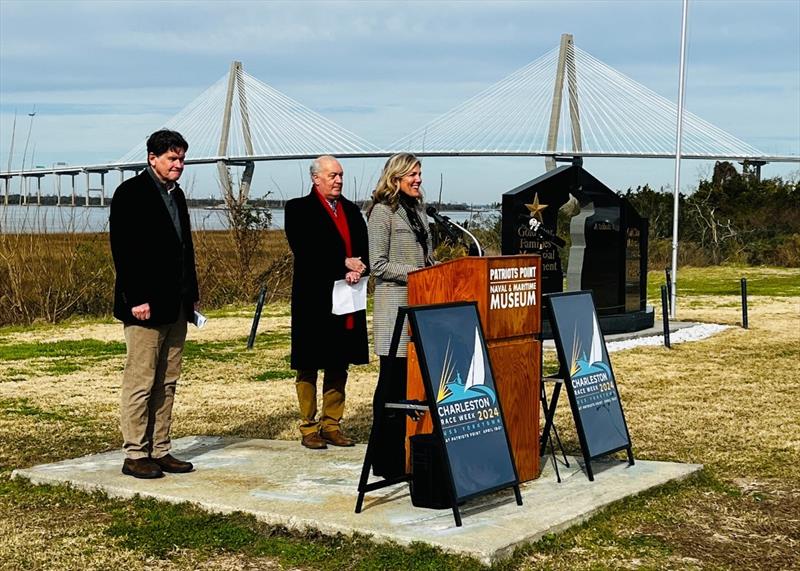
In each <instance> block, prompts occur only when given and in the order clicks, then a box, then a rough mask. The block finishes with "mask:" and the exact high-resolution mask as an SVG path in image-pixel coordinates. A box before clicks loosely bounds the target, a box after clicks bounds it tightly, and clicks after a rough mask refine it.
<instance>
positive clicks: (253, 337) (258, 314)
mask: <svg viewBox="0 0 800 571" xmlns="http://www.w3.org/2000/svg"><path fill="white" fill-rule="evenodd" d="M266 298H267V286H264V287H262V288H261V292H260V293H259V294H258V303H256V313H255V315H254V316H253V325H252V326H251V327H250V337H248V338H247V348H248V349H252V348H253V345H254V344H255V342H256V333H257V332H258V322H259V320H260V319H261V310H262V309H263V308H264V300H265V299H266Z"/></svg>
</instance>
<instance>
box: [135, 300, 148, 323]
mask: <svg viewBox="0 0 800 571" xmlns="http://www.w3.org/2000/svg"><path fill="white" fill-rule="evenodd" d="M131 313H132V314H133V316H134V317H135V318H136V319H138V320H139V321H144V320H146V319H150V304H149V303H143V304H142V305H137V306H136V307H133V308H131Z"/></svg>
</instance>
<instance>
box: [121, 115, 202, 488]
mask: <svg viewBox="0 0 800 571" xmlns="http://www.w3.org/2000/svg"><path fill="white" fill-rule="evenodd" d="M188 148H189V145H188V144H187V143H186V141H185V140H184V138H183V137H182V136H181V135H180V133H177V132H175V131H169V130H166V129H164V130H161V131H157V132H155V133H153V134H152V135H150V138H149V139H148V140H147V162H148V163H149V166H148V167H147V168H146V169H145V170H144V171H143V172H142V173H141V174H139V175H137V176H135V177H133V178H131V179H128V180H126V181H125V182H123V183H122V184H121V185H119V187H118V188H117V190H116V191H115V192H114V198H113V200H112V202H111V215H110V218H109V236H110V240H111V254H112V256H113V258H114V268H115V270H116V283H115V286H114V317H116V318H117V319H119V320H120V321H122V322H123V323H124V331H125V343H126V345H127V360H126V362H125V372H124V373H123V376H122V390H121V397H120V404H121V407H120V409H121V414H120V417H121V422H120V425H121V428H122V437H123V440H124V444H123V449H124V451H125V461H124V463H123V465H122V473H123V474H127V475H130V476H134V477H136V478H160V477H161V476H163V475H164V474H163V473H164V472H190V471H191V470H192V468H193V467H192V464H191V463H190V462H184V461H181V460H178V459H177V458H175V457H174V456H172V455H171V454H170V448H171V444H170V435H169V434H170V425H171V423H172V404H173V400H174V397H175V387H176V385H177V382H178V377H179V376H180V371H181V357H182V355H183V345H184V342H185V341H186V323H187V321H191V320H192V319H193V318H194V311H195V310H196V308H197V301H198V299H199V295H198V290H197V273H196V270H195V261H194V245H193V244H192V233H191V226H190V222H189V210H188V208H187V207H186V198H185V197H184V195H183V191H182V190H181V189H180V187H179V186H178V179H179V178H180V176H181V174H182V173H183V167H184V160H185V157H186V151H187V149H188Z"/></svg>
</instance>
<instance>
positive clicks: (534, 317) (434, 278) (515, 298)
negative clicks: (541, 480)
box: [406, 255, 541, 482]
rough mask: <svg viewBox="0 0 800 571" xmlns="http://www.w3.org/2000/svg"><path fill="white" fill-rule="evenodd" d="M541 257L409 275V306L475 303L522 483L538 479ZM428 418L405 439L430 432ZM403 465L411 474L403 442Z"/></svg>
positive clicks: (420, 388)
mask: <svg viewBox="0 0 800 571" xmlns="http://www.w3.org/2000/svg"><path fill="white" fill-rule="evenodd" d="M540 272H541V258H540V257H539V256H537V255H520V256H497V257H491V258H476V257H468V258H460V259H458V260H452V261H450V262H445V263H443V264H438V265H436V266H432V267H429V268H424V269H421V270H418V271H416V272H412V273H411V274H409V277H408V304H409V305H427V304H433V303H447V302H453V301H477V302H478V314H479V315H480V318H481V323H482V325H483V329H484V336H485V338H486V341H487V346H488V351H489V359H490V360H491V363H492V370H493V371H494V377H495V383H496V386H497V389H498V392H499V398H500V401H501V403H502V405H503V412H504V417H505V424H506V431H507V432H508V435H509V439H510V441H511V448H512V452H513V454H514V461H515V463H516V466H517V472H518V474H519V479H520V481H521V482H525V481H528V480H532V479H534V478H536V477H538V475H539V383H540V382H541V370H540V363H541V342H539V341H538V340H536V339H535V337H534V336H535V335H536V334H538V333H539V332H540V331H541V291H540V287H539V283H540V282H539V275H540ZM407 397H408V398H409V399H419V400H425V389H424V385H423V383H422V376H421V374H420V369H419V361H418V359H417V354H416V351H415V349H414V344H413V343H410V344H409V348H408V390H407ZM431 431H432V423H431V420H430V415H425V417H424V418H423V420H421V421H419V422H414V421H412V420H410V419H409V420H407V421H406V435H407V437H408V436H413V435H415V434H424V433H430V432H431ZM406 465H407V469H409V470H410V456H409V445H408V441H406Z"/></svg>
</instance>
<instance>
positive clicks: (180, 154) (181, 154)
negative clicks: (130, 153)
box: [147, 149, 186, 184]
mask: <svg viewBox="0 0 800 571" xmlns="http://www.w3.org/2000/svg"><path fill="white" fill-rule="evenodd" d="M185 161H186V151H184V150H183V149H170V150H168V151H167V152H166V153H162V154H160V155H156V154H155V153H149V154H148V155H147V162H148V163H150V167H151V168H152V169H153V172H154V173H156V176H157V177H158V179H159V180H160V181H161V182H163V183H165V184H166V183H170V182H176V181H177V180H178V179H179V178H181V175H182V174H183V164H184V162H185Z"/></svg>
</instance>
